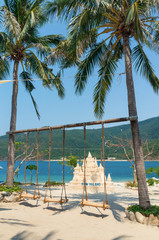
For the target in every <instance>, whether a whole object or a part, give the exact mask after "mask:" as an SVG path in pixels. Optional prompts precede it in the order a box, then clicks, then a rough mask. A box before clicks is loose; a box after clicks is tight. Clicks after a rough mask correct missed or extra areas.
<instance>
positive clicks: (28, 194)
mask: <svg viewBox="0 0 159 240" xmlns="http://www.w3.org/2000/svg"><path fill="white" fill-rule="evenodd" d="M28 139H29V133H28V132H27V140H26V158H25V173H24V181H23V182H25V191H23V189H24V188H22V190H21V193H20V198H30V199H33V200H35V199H39V198H40V197H41V196H40V191H39V185H38V160H39V131H38V132H37V172H36V185H35V189H34V194H30V193H28V189H27V184H26V167H27V157H28ZM36 186H38V194H37V195H36Z"/></svg>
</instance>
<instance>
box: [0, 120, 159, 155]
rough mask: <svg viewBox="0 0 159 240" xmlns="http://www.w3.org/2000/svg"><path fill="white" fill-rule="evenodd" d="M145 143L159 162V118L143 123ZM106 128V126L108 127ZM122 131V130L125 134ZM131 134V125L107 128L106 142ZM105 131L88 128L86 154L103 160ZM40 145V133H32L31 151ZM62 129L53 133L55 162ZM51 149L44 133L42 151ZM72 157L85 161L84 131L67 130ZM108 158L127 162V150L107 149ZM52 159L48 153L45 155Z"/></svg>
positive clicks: (2, 141) (3, 146)
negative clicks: (152, 148)
mask: <svg viewBox="0 0 159 240" xmlns="http://www.w3.org/2000/svg"><path fill="white" fill-rule="evenodd" d="M139 125H140V133H141V138H142V141H145V140H148V142H149V147H150V148H151V147H152V146H154V150H153V154H152V158H153V159H159V117H155V118H150V119H147V120H144V121H141V122H140V123H139ZM105 126H106V125H105ZM121 129H122V131H121ZM125 135H127V137H128V138H131V131H130V125H129V124H125V125H120V126H116V127H109V128H105V140H110V141H111V142H113V143H115V139H114V138H113V137H114V136H115V137H121V136H123V137H124V136H125ZM101 136H102V129H101V128H98V129H87V132H86V154H88V152H89V151H90V152H91V153H92V155H93V156H96V157H97V158H100V157H101V148H102V138H101ZM16 141H22V142H26V134H17V135H16ZM35 144H36V133H30V134H29V146H30V149H31V148H33V146H35ZM62 144H63V142H62V130H54V131H53V132H52V152H51V158H52V159H60V158H62ZM7 145H8V136H7V135H4V136H1V137H0V159H6V158H7V147H8V146H7ZM48 148H49V132H48V131H47V132H40V151H43V152H44V151H45V150H48ZM70 154H72V155H76V156H77V157H78V158H83V130H81V129H73V130H66V143H65V156H66V157H68V156H69V155H70ZM105 156H106V157H116V158H117V159H124V158H125V155H124V153H123V150H122V149H120V148H117V147H105ZM45 159H48V154H46V155H45Z"/></svg>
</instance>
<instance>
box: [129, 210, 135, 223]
mask: <svg viewBox="0 0 159 240" xmlns="http://www.w3.org/2000/svg"><path fill="white" fill-rule="evenodd" d="M129 219H130V220H131V221H135V220H136V219H135V214H134V213H133V212H131V211H130V212H129Z"/></svg>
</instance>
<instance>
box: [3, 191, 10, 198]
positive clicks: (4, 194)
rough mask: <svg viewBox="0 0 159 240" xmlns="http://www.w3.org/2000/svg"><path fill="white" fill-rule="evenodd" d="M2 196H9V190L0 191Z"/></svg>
mask: <svg viewBox="0 0 159 240" xmlns="http://www.w3.org/2000/svg"><path fill="white" fill-rule="evenodd" d="M1 194H2V196H3V197H5V196H11V193H10V192H5V191H3V192H1Z"/></svg>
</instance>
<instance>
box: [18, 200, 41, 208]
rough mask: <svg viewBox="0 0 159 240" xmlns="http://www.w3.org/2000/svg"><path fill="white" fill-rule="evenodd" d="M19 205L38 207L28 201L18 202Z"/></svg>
mask: <svg viewBox="0 0 159 240" xmlns="http://www.w3.org/2000/svg"><path fill="white" fill-rule="evenodd" d="M19 205H23V206H26V207H31V208H35V207H38V205H37V204H36V203H35V205H33V204H31V203H29V202H27V201H26V202H25V201H24V202H21V203H19Z"/></svg>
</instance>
